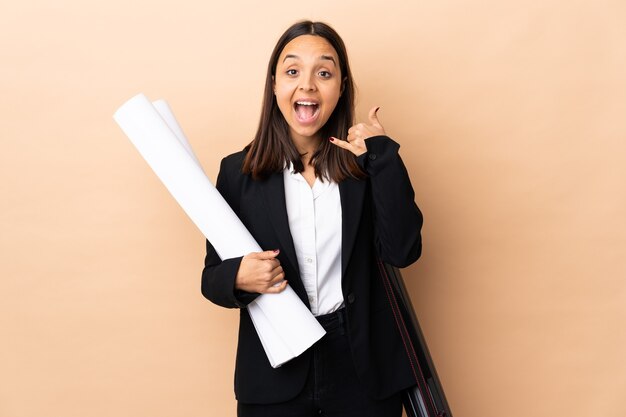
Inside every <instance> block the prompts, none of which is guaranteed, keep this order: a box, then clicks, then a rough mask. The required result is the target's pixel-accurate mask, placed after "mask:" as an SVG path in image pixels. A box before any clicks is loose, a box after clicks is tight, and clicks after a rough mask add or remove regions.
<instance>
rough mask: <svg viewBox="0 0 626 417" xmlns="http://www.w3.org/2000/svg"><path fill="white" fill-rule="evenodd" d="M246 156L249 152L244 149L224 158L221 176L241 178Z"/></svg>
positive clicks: (221, 165) (221, 164)
mask: <svg viewBox="0 0 626 417" xmlns="http://www.w3.org/2000/svg"><path fill="white" fill-rule="evenodd" d="M246 154H247V150H246V149H244V150H242V151H239V152H235V153H232V154H230V155H228V156H225V157H224V158H222V162H221V163H220V175H224V176H227V177H228V178H236V177H239V176H241V175H242V172H241V168H242V167H243V161H244V159H245V158H246Z"/></svg>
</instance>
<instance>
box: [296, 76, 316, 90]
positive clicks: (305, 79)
mask: <svg viewBox="0 0 626 417" xmlns="http://www.w3.org/2000/svg"><path fill="white" fill-rule="evenodd" d="M299 89H300V90H303V91H314V90H315V89H316V86H315V79H314V74H313V73H312V72H307V73H304V72H303V73H302V76H301V77H300V85H299Z"/></svg>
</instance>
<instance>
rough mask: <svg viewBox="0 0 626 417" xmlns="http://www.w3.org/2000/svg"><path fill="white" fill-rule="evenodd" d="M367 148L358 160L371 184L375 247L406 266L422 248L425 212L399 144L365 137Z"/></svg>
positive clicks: (388, 259)
mask: <svg viewBox="0 0 626 417" xmlns="http://www.w3.org/2000/svg"><path fill="white" fill-rule="evenodd" d="M365 145H366V147H367V151H366V152H365V153H363V154H361V155H359V156H358V157H357V163H358V164H359V165H360V166H361V168H362V169H363V170H364V171H365V172H366V173H367V174H368V177H369V181H370V184H371V187H372V188H371V193H372V194H371V196H372V208H373V212H374V232H375V243H376V250H377V252H378V254H379V256H380V257H381V259H382V260H383V261H384V262H386V263H388V264H390V265H393V266H396V267H399V268H404V267H406V266H408V265H410V264H412V263H413V262H415V261H416V260H417V259H418V258H419V257H420V255H421V252H422V239H421V233H420V230H421V228H422V221H423V220H422V213H421V212H420V210H419V208H418V207H417V205H416V204H415V193H414V192H413V187H412V186H411V181H410V179H409V175H408V173H407V170H406V168H405V166H404V163H403V162H402V159H401V158H400V155H399V154H398V149H399V148H400V145H399V144H397V143H396V142H394V141H393V140H392V139H390V138H389V137H387V136H373V137H370V138H368V139H367V140H366V141H365Z"/></svg>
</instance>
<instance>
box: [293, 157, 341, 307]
mask: <svg viewBox="0 0 626 417" xmlns="http://www.w3.org/2000/svg"><path fill="white" fill-rule="evenodd" d="M283 178H284V181H285V201H286V204H287V217H288V218H289V229H290V231H291V237H292V238H293V245H294V247H295V250H296V257H297V259H298V267H299V269H300V277H301V278H302V282H303V283H304V288H305V289H306V292H307V295H308V297H309V304H310V305H311V312H312V313H313V315H315V316H319V315H322V314H328V313H332V312H334V311H336V310H338V309H339V308H341V307H342V306H343V304H344V303H343V294H342V292H341V199H340V197H339V186H338V185H337V183H335V182H332V181H328V180H324V182H322V181H321V180H320V179H319V178H316V179H315V183H314V184H313V187H310V186H309V184H308V183H307V182H306V180H305V179H304V177H303V176H302V175H301V174H294V172H293V169H292V168H291V166H290V167H287V168H286V169H285V170H284V171H283ZM288 279H289V278H287V280H288Z"/></svg>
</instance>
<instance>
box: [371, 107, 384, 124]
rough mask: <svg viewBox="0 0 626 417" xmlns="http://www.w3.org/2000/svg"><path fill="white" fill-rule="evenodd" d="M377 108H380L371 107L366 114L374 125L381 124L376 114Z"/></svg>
mask: <svg viewBox="0 0 626 417" xmlns="http://www.w3.org/2000/svg"><path fill="white" fill-rule="evenodd" d="M379 109H380V106H378V107H372V109H371V110H370V113H369V116H368V118H369V120H370V122H371V123H372V124H373V125H376V126H381V124H380V121H378V114H377V113H378V110H379Z"/></svg>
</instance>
